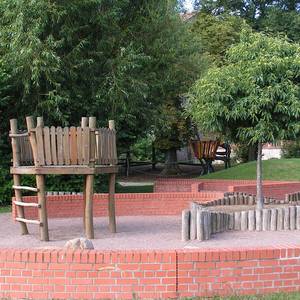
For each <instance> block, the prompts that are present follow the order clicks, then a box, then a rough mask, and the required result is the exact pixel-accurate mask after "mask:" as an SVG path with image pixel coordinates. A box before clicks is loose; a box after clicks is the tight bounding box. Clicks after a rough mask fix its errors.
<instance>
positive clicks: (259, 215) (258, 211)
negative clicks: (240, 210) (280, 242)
mask: <svg viewBox="0 0 300 300" xmlns="http://www.w3.org/2000/svg"><path fill="white" fill-rule="evenodd" d="M262 219H263V218H262V210H261V209H256V210H255V229H256V231H262Z"/></svg>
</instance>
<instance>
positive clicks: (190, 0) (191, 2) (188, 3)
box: [185, 0, 193, 11]
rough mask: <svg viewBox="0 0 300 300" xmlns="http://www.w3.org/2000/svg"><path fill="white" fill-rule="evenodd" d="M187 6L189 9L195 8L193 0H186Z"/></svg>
mask: <svg viewBox="0 0 300 300" xmlns="http://www.w3.org/2000/svg"><path fill="white" fill-rule="evenodd" d="M185 7H186V9H187V10H188V11H192V10H193V1H192V0H186V1H185Z"/></svg>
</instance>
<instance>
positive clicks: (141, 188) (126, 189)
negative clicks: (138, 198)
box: [116, 184, 153, 193]
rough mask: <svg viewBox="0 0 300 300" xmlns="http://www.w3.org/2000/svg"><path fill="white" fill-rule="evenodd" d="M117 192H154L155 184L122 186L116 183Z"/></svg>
mask: <svg viewBox="0 0 300 300" xmlns="http://www.w3.org/2000/svg"><path fill="white" fill-rule="evenodd" d="M116 192H117V193H153V185H142V186H122V185H120V184H117V185H116Z"/></svg>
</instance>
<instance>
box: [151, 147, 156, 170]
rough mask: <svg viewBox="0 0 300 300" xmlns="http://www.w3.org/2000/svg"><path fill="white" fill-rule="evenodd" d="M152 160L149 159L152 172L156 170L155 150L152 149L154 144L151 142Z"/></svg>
mask: <svg viewBox="0 0 300 300" xmlns="http://www.w3.org/2000/svg"><path fill="white" fill-rule="evenodd" d="M151 147H152V159H151V164H152V170H156V149H155V147H154V142H152V146H151Z"/></svg>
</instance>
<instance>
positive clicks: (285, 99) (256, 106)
mask: <svg viewBox="0 0 300 300" xmlns="http://www.w3.org/2000/svg"><path fill="white" fill-rule="evenodd" d="M299 55H300V47H299V45H298V44H292V43H290V42H288V41H287V40H285V39H281V38H277V37H276V38H273V37H269V36H266V35H263V34H255V33H252V34H250V35H249V34H243V35H242V37H241V41H240V43H238V44H236V45H234V46H233V47H231V48H230V49H229V50H228V51H227V56H226V57H227V59H226V62H225V65H224V66H222V67H218V68H213V69H210V70H209V71H208V73H207V74H206V75H205V76H204V77H203V78H202V79H200V80H198V81H197V82H196V83H195V85H194V86H193V88H192V89H191V92H190V97H189V106H188V111H189V113H190V114H191V115H192V117H193V119H194V120H195V121H196V122H197V123H198V124H199V125H200V126H201V128H203V129H205V130H209V131H211V130H215V131H222V132H224V133H225V134H226V133H227V135H228V137H229V138H231V139H233V140H241V141H246V142H249V143H252V144H255V143H257V142H274V141H277V140H281V139H287V138H290V137H294V136H295V135H296V134H297V133H298V132H299V125H298V124H299V123H300V88H299V79H300V77H299V67H300V61H299Z"/></svg>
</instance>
